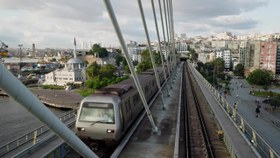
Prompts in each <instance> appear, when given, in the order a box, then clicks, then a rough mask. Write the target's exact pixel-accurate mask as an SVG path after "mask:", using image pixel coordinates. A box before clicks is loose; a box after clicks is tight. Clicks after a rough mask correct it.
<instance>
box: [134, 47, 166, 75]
mask: <svg viewBox="0 0 280 158" xmlns="http://www.w3.org/2000/svg"><path fill="white" fill-rule="evenodd" d="M153 55H154V58H155V64H156V66H158V65H160V64H161V58H160V54H159V53H156V52H153ZM141 60H142V62H141V63H139V64H138V65H137V70H136V72H137V73H140V72H142V71H145V70H147V69H150V68H153V65H152V60H151V56H150V52H149V50H148V49H146V50H144V51H143V52H142V53H141Z"/></svg>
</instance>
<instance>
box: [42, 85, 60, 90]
mask: <svg viewBox="0 0 280 158" xmlns="http://www.w3.org/2000/svg"><path fill="white" fill-rule="evenodd" d="M41 88H43V89H54V90H64V86H58V85H41Z"/></svg>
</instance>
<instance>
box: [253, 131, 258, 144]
mask: <svg viewBox="0 0 280 158" xmlns="http://www.w3.org/2000/svg"><path fill="white" fill-rule="evenodd" d="M252 142H253V145H254V146H255V147H257V145H258V143H257V135H256V132H255V131H252Z"/></svg>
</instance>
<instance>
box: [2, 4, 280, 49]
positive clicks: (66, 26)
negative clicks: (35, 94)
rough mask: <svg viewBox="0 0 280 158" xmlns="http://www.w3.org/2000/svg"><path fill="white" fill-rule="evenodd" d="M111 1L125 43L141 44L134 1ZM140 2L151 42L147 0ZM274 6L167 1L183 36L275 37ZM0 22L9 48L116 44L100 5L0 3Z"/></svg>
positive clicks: (152, 30)
mask: <svg viewBox="0 0 280 158" xmlns="http://www.w3.org/2000/svg"><path fill="white" fill-rule="evenodd" d="M111 1H112V4H113V7H114V10H115V13H116V16H117V19H118V21H119V24H120V27H121V30H122V32H123V34H124V38H125V40H126V41H130V40H132V41H137V42H145V41H146V38H145V36H144V29H143V27H142V26H143V24H142V21H141V18H140V12H139V8H138V4H137V0H111ZM154 1H155V5H156V10H157V12H158V13H159V9H158V0H154ZM161 1H162V0H161ZM142 2H143V6H144V10H145V15H146V20H147V24H148V25H149V28H148V29H149V33H150V36H151V40H152V41H155V40H156V36H155V35H156V34H155V27H154V26H155V24H154V21H153V14H152V10H151V0H142ZM279 7H280V1H279V0H173V11H174V20H175V23H174V26H175V32H176V33H178V34H181V33H186V34H187V36H188V37H190V36H196V35H202V36H208V35H215V34H216V33H219V32H223V31H228V32H232V33H233V34H236V35H246V34H250V33H261V34H266V33H274V32H280V20H279ZM157 18H158V20H159V19H160V17H159V14H158V15H157ZM0 19H1V21H0V22H1V24H0V40H2V41H3V42H5V43H6V44H7V45H9V47H14V48H15V47H17V45H18V44H23V47H26V48H30V47H31V45H32V43H35V44H36V47H38V48H46V47H48V48H50V47H51V48H73V38H74V37H76V41H77V47H78V48H81V45H82V44H81V43H82V42H92V43H102V45H105V46H117V45H119V44H118V41H117V38H116V35H115V33H114V29H113V27H112V24H111V21H110V19H109V17H108V15H107V11H106V9H105V5H104V3H103V0H0ZM158 23H159V24H161V22H160V21H158ZM160 27H161V25H160ZM160 32H161V30H160ZM161 33H162V32H161ZM161 37H162V35H161Z"/></svg>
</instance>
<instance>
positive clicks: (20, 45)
mask: <svg viewBox="0 0 280 158" xmlns="http://www.w3.org/2000/svg"><path fill="white" fill-rule="evenodd" d="M22 46H23V45H22V44H19V45H18V47H19V76H18V77H19V78H21V47H22Z"/></svg>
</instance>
